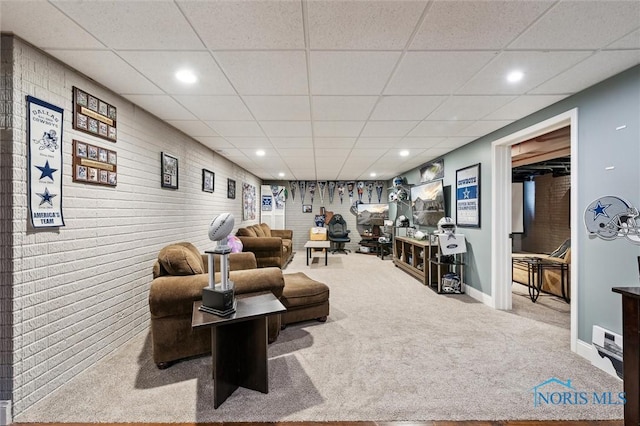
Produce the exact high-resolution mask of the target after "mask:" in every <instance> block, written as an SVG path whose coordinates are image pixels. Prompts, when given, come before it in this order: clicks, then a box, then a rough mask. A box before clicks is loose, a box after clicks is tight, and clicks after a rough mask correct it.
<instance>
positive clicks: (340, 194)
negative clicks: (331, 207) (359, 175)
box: [338, 182, 344, 204]
mask: <svg viewBox="0 0 640 426" xmlns="http://www.w3.org/2000/svg"><path fill="white" fill-rule="evenodd" d="M338 197H340V204H342V198H343V197H344V182H338Z"/></svg>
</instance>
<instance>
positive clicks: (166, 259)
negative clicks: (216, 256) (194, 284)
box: [158, 242, 205, 275]
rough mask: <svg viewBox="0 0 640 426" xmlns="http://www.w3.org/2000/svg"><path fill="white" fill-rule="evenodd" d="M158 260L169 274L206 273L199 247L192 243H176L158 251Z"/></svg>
mask: <svg viewBox="0 0 640 426" xmlns="http://www.w3.org/2000/svg"><path fill="white" fill-rule="evenodd" d="M158 262H160V265H161V266H162V267H163V268H164V269H165V270H166V271H167V273H168V274H169V275H195V274H204V272H205V270H204V264H203V263H202V256H201V255H200V253H199V252H198V249H197V248H196V247H195V246H194V245H193V244H191V243H186V242H185V243H176V244H171V245H168V246H166V247H164V248H163V249H162V250H160V253H158Z"/></svg>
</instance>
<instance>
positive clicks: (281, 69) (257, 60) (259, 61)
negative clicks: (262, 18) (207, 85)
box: [214, 51, 309, 95]
mask: <svg viewBox="0 0 640 426" xmlns="http://www.w3.org/2000/svg"><path fill="white" fill-rule="evenodd" d="M214 56H215V57H216V59H217V60H218V63H219V64H220V66H221V67H222V69H223V70H224V72H225V73H226V74H227V75H228V76H229V80H231V83H232V84H233V86H234V87H235V88H236V90H237V91H238V93H239V94H241V95H306V94H307V93H308V89H309V85H308V82H307V66H306V59H305V53H304V52H303V51H269V52H227V51H223V52H215V53H214Z"/></svg>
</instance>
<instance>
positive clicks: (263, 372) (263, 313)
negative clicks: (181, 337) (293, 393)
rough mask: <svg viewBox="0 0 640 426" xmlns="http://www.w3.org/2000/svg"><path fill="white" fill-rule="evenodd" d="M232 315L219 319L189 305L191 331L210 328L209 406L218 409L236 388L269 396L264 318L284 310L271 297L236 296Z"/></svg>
mask: <svg viewBox="0 0 640 426" xmlns="http://www.w3.org/2000/svg"><path fill="white" fill-rule="evenodd" d="M236 300H237V306H236V312H235V313H233V314H231V315H229V316H227V317H219V316H217V315H213V314H208V313H206V312H202V311H200V310H199V309H198V308H200V305H202V301H197V302H194V303H193V315H192V319H191V327H193V328H200V327H211V357H212V364H213V384H214V393H213V406H214V408H218V407H219V406H220V405H221V404H222V403H223V402H224V401H225V400H226V399H227V398H228V397H229V396H231V394H232V393H233V392H234V391H235V390H236V389H237V388H238V387H240V386H241V387H243V388H248V389H253V390H257V391H259V392H262V393H269V374H268V367H267V340H268V327H267V317H268V316H270V315H274V314H277V313H280V312H285V311H286V310H287V309H286V308H285V307H284V305H282V303H280V301H279V300H278V299H277V298H276V297H275V296H274V295H273V294H272V293H264V294H260V295H252V296H246V297H242V296H237V297H236Z"/></svg>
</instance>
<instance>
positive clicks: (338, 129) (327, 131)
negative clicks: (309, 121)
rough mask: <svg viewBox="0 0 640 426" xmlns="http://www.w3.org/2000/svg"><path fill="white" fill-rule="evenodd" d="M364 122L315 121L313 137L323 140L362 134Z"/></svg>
mask: <svg viewBox="0 0 640 426" xmlns="http://www.w3.org/2000/svg"><path fill="white" fill-rule="evenodd" d="M364 123H365V122H364V121H314V122H313V136H314V137H321V138H334V137H337V138H348V137H356V136H358V135H359V134H360V131H361V130H362V127H363V126H364Z"/></svg>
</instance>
